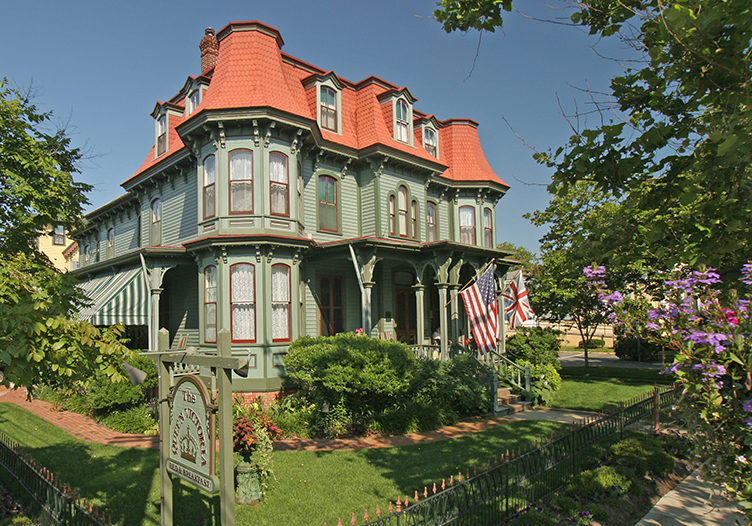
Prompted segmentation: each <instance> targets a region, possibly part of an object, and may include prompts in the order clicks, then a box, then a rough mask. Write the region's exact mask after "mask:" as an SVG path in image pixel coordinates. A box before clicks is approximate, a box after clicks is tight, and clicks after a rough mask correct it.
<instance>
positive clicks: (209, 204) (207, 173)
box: [204, 155, 217, 219]
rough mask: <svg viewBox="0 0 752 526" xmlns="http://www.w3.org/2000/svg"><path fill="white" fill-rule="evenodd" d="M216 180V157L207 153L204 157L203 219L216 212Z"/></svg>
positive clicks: (212, 215) (210, 216)
mask: <svg viewBox="0 0 752 526" xmlns="http://www.w3.org/2000/svg"><path fill="white" fill-rule="evenodd" d="M216 181H217V170H216V159H215V157H214V156H213V155H209V156H207V157H206V159H204V219H211V218H212V217H214V215H215V214H216V213H217V207H216V190H215V189H216Z"/></svg>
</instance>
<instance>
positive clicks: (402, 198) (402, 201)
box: [397, 186, 408, 237]
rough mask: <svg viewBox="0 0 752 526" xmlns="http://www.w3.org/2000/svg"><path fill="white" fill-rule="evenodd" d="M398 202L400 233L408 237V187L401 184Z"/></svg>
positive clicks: (398, 191)
mask: <svg viewBox="0 0 752 526" xmlns="http://www.w3.org/2000/svg"><path fill="white" fill-rule="evenodd" d="M397 204H398V207H399V208H398V210H399V235H400V236H402V237H407V223H408V221H407V188H405V187H404V186H400V187H399V190H397Z"/></svg>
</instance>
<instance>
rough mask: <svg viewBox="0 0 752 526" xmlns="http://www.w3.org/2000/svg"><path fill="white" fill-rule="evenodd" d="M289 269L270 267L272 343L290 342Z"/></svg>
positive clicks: (281, 266)
mask: <svg viewBox="0 0 752 526" xmlns="http://www.w3.org/2000/svg"><path fill="white" fill-rule="evenodd" d="M290 301H291V298H290V267H288V266H287V265H282V264H278V265H272V341H275V342H282V341H290Z"/></svg>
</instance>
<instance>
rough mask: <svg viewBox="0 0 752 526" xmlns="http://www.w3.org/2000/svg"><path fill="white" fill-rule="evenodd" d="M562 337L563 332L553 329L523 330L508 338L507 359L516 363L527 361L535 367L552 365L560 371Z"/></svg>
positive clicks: (536, 328) (535, 328) (534, 328)
mask: <svg viewBox="0 0 752 526" xmlns="http://www.w3.org/2000/svg"><path fill="white" fill-rule="evenodd" d="M560 335H561V331H556V330H553V329H542V328H540V327H533V328H531V329H527V328H523V329H521V330H519V331H518V332H517V334H514V335H512V336H510V337H508V338H507V342H506V349H507V357H508V358H509V359H510V360H512V361H515V362H517V361H520V360H525V361H526V362H529V363H532V364H535V365H547V364H550V365H553V366H554V367H556V368H557V369H559V368H561V365H560V364H559V350H560V349H561V341H560V340H559V336H560Z"/></svg>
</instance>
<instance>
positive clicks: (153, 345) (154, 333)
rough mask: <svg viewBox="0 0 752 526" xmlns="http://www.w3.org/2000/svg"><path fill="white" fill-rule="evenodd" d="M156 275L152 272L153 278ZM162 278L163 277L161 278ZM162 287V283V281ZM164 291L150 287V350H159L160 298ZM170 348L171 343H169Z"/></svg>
mask: <svg viewBox="0 0 752 526" xmlns="http://www.w3.org/2000/svg"><path fill="white" fill-rule="evenodd" d="M155 274H156V273H155V272H152V276H154V275H155ZM160 277H161V276H160ZM159 281H160V285H161V284H162V283H161V281H162V280H161V279H160V280H159ZM163 290H164V289H163V288H160V287H159V286H156V287H155V286H153V284H152V287H150V294H149V300H150V307H151V327H149V350H158V346H157V342H158V338H159V297H160V295H161V294H162V291H163ZM168 348H169V343H168Z"/></svg>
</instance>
